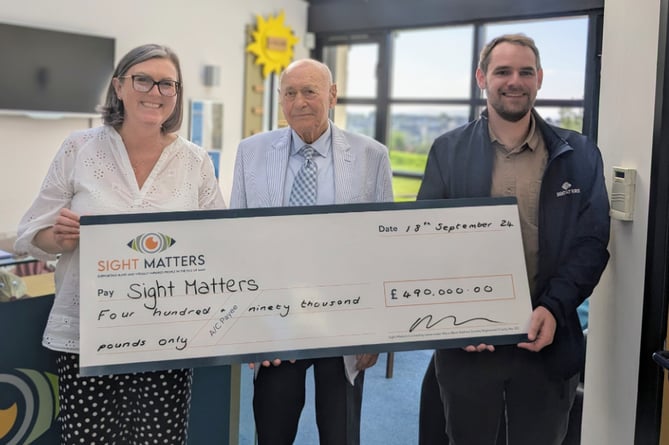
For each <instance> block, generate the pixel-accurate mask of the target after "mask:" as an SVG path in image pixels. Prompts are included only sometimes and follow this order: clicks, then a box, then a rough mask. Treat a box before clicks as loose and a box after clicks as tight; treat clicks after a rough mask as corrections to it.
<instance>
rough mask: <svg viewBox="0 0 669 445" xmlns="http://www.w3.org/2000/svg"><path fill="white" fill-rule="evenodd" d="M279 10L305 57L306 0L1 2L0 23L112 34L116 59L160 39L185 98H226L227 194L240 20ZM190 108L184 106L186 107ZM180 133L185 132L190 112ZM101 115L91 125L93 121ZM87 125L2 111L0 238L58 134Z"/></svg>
mask: <svg viewBox="0 0 669 445" xmlns="http://www.w3.org/2000/svg"><path fill="white" fill-rule="evenodd" d="M281 10H283V11H284V12H285V24H286V26H289V27H290V28H292V29H293V31H294V33H295V35H296V36H297V37H298V38H299V39H300V41H299V42H298V43H297V44H296V46H295V48H294V50H295V56H296V58H299V57H306V56H308V50H307V49H306V48H305V47H304V41H305V39H304V34H305V32H306V22H307V3H306V2H305V1H304V0H283V1H282V2H280V3H279V2H276V1H273V0H244V1H230V0H191V1H188V2H173V1H165V0H141V1H136V0H116V1H113V2H98V1H90V0H62V1H42V0H23V1H15V0H0V22H4V23H11V24H18V25H27V26H34V27H41V28H48V29H54V30H59V31H67V32H78V33H87V34H94V35H100V36H104V37H113V38H115V39H116V60H117V61H118V59H120V57H121V56H123V54H125V53H126V52H127V51H128V50H130V49H131V48H133V47H135V46H138V45H141V44H144V43H161V44H166V45H168V46H170V47H172V48H173V49H174V50H175V51H176V53H177V54H178V55H179V58H180V60H181V65H182V67H181V68H182V71H183V76H184V82H185V84H184V88H185V96H184V99H185V100H184V104H185V105H187V104H188V101H189V100H190V99H213V100H220V101H222V102H223V104H224V105H223V106H224V110H223V114H224V124H223V133H224V140H223V152H222V159H221V172H220V174H221V188H222V190H223V193H224V196H226V198H227V196H228V194H229V191H230V187H231V185H232V171H233V164H234V158H235V151H236V148H237V144H238V142H239V140H240V138H241V135H242V116H243V109H242V106H243V102H242V101H243V92H244V57H245V48H246V36H245V26H246V25H255V23H256V15H261V16H262V17H263V18H265V19H267V18H268V16H270V15H271V16H275V15H276V14H278V13H279V12H281ZM204 65H218V66H220V67H221V83H220V85H219V86H216V87H205V86H204V85H203V83H202V70H203V67H204ZM186 108H187V106H186ZM184 112H185V113H184V125H183V126H182V129H181V134H182V135H183V136H187V131H188V110H187V109H186V110H184ZM99 123H100V120H99V119H94V120H93V122H92V124H93V125H98V124H99ZM90 125H91V122H89V120H88V119H81V118H67V119H62V120H43V119H31V118H28V117H20V116H6V115H5V116H3V115H1V114H0V190H2V193H0V241H1V240H2V239H3V238H7V237H11V236H13V235H15V233H16V226H17V224H18V221H19V219H20V218H21V216H22V214H23V212H24V211H25V210H26V209H27V207H28V206H29V205H30V203H31V202H32V199H33V198H34V196H35V195H36V194H37V191H38V190H39V186H40V183H41V181H42V178H43V177H44V175H45V174H46V171H47V168H48V166H49V163H50V161H51V159H52V157H53V156H54V154H55V152H56V151H57V150H58V148H59V146H60V144H61V142H62V141H63V139H64V138H65V137H66V136H67V135H68V134H69V133H70V132H72V131H75V130H78V129H81V128H86V127H88V126H90Z"/></svg>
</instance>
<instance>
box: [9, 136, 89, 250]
mask: <svg viewBox="0 0 669 445" xmlns="http://www.w3.org/2000/svg"><path fill="white" fill-rule="evenodd" d="M76 151H77V150H76V142H75V139H74V138H73V137H72V136H70V137H68V138H67V139H66V140H65V142H63V144H62V146H61V147H60V150H58V152H57V153H56V156H55V157H54V159H53V161H52V162H51V165H50V166H49V170H48V172H47V174H46V177H45V178H44V181H43V182H42V186H41V187H40V190H39V193H38V195H37V197H36V198H35V200H34V201H33V203H32V205H31V206H30V207H29V208H28V211H27V212H26V213H25V214H24V215H23V217H22V218H21V221H20V222H19V227H18V230H17V239H16V242H15V244H14V248H15V250H16V251H17V253H19V254H28V255H32V256H34V257H36V258H39V259H43V260H52V259H55V258H56V255H54V254H50V253H47V252H45V251H43V250H42V249H40V248H38V247H37V246H35V245H33V243H32V241H33V239H34V238H35V235H36V234H37V232H39V231H40V230H42V229H45V228H47V227H51V226H53V225H54V224H55V223H56V218H57V217H58V214H59V212H60V210H61V209H62V208H64V207H69V206H70V203H71V201H72V196H73V186H72V181H71V180H70V176H71V173H72V170H73V166H74V160H75V157H76Z"/></svg>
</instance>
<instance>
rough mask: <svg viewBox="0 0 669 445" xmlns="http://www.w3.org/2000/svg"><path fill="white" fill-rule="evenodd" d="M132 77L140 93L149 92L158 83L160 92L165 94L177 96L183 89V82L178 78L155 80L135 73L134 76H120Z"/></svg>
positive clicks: (123, 77) (135, 87) (133, 86)
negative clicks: (177, 79) (178, 80)
mask: <svg viewBox="0 0 669 445" xmlns="http://www.w3.org/2000/svg"><path fill="white" fill-rule="evenodd" d="M128 77H130V78H131V79H132V88H133V89H134V90H135V91H137V92H139V93H148V92H149V91H151V89H152V88H153V86H154V85H158V92H160V94H162V95H163V96H169V97H172V96H176V95H177V93H178V92H179V90H180V89H181V82H177V81H176V80H167V79H165V80H153V79H152V78H150V77H149V76H144V75H142V74H134V75H132V76H119V79H125V78H128Z"/></svg>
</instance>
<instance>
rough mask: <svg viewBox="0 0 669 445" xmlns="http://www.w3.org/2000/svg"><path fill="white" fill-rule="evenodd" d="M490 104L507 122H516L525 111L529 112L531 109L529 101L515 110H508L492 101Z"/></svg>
mask: <svg viewBox="0 0 669 445" xmlns="http://www.w3.org/2000/svg"><path fill="white" fill-rule="evenodd" d="M490 105H492V107H493V108H494V109H495V111H496V112H497V114H498V115H499V117H501V118H502V119H504V120H505V121H508V122H518V121H519V120H521V119H522V118H523V117H525V116H526V115H527V113H529V111H530V109H532V104H531V103H528V104H527V107H523V108H521V109H517V110H510V109H508V108H506V107H505V106H504V105H501V104H500V103H494V102H493V103H491V104H490Z"/></svg>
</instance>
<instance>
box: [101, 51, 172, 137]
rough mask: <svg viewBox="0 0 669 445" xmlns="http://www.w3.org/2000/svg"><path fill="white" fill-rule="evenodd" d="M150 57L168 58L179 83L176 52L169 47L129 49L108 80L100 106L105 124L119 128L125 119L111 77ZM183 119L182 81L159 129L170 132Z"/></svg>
mask: <svg viewBox="0 0 669 445" xmlns="http://www.w3.org/2000/svg"><path fill="white" fill-rule="evenodd" d="M150 59H168V60H170V61H171V62H172V63H173V64H174V67H175V68H176V70H177V79H176V80H177V81H179V82H180V83H181V82H182V80H181V65H180V64H179V58H178V57H177V55H176V53H175V52H174V51H172V50H171V49H170V48H168V47H166V46H163V45H156V44H153V43H151V44H147V45H142V46H138V47H137V48H134V49H132V50H130V51H129V52H128V53H127V54H126V55H125V56H123V58H122V59H121V60H120V61H119V63H118V65H116V69H114V73H113V74H112V80H111V81H110V82H109V87H108V88H107V98H106V99H105V103H104V105H102V106H101V107H100V112H101V113H102V120H103V122H104V123H105V124H107V125H111V126H112V127H114V128H116V129H119V128H120V127H121V125H123V120H124V119H125V109H124V107H123V102H122V101H121V100H119V98H118V96H117V95H116V89H115V88H114V84H113V79H114V78H117V77H122V76H124V75H125V74H126V73H127V72H128V70H129V69H130V68H131V67H133V66H135V65H137V64H138V63H142V62H146V61H147V60H150ZM182 121H183V83H181V87H180V88H179V91H178V93H177V103H176V106H175V107H174V111H173V112H172V114H171V115H170V117H168V118H167V120H166V121H165V122H163V125H162V128H161V131H162V132H163V133H172V132H175V131H177V130H178V129H179V128H180V127H181V122H182Z"/></svg>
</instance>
